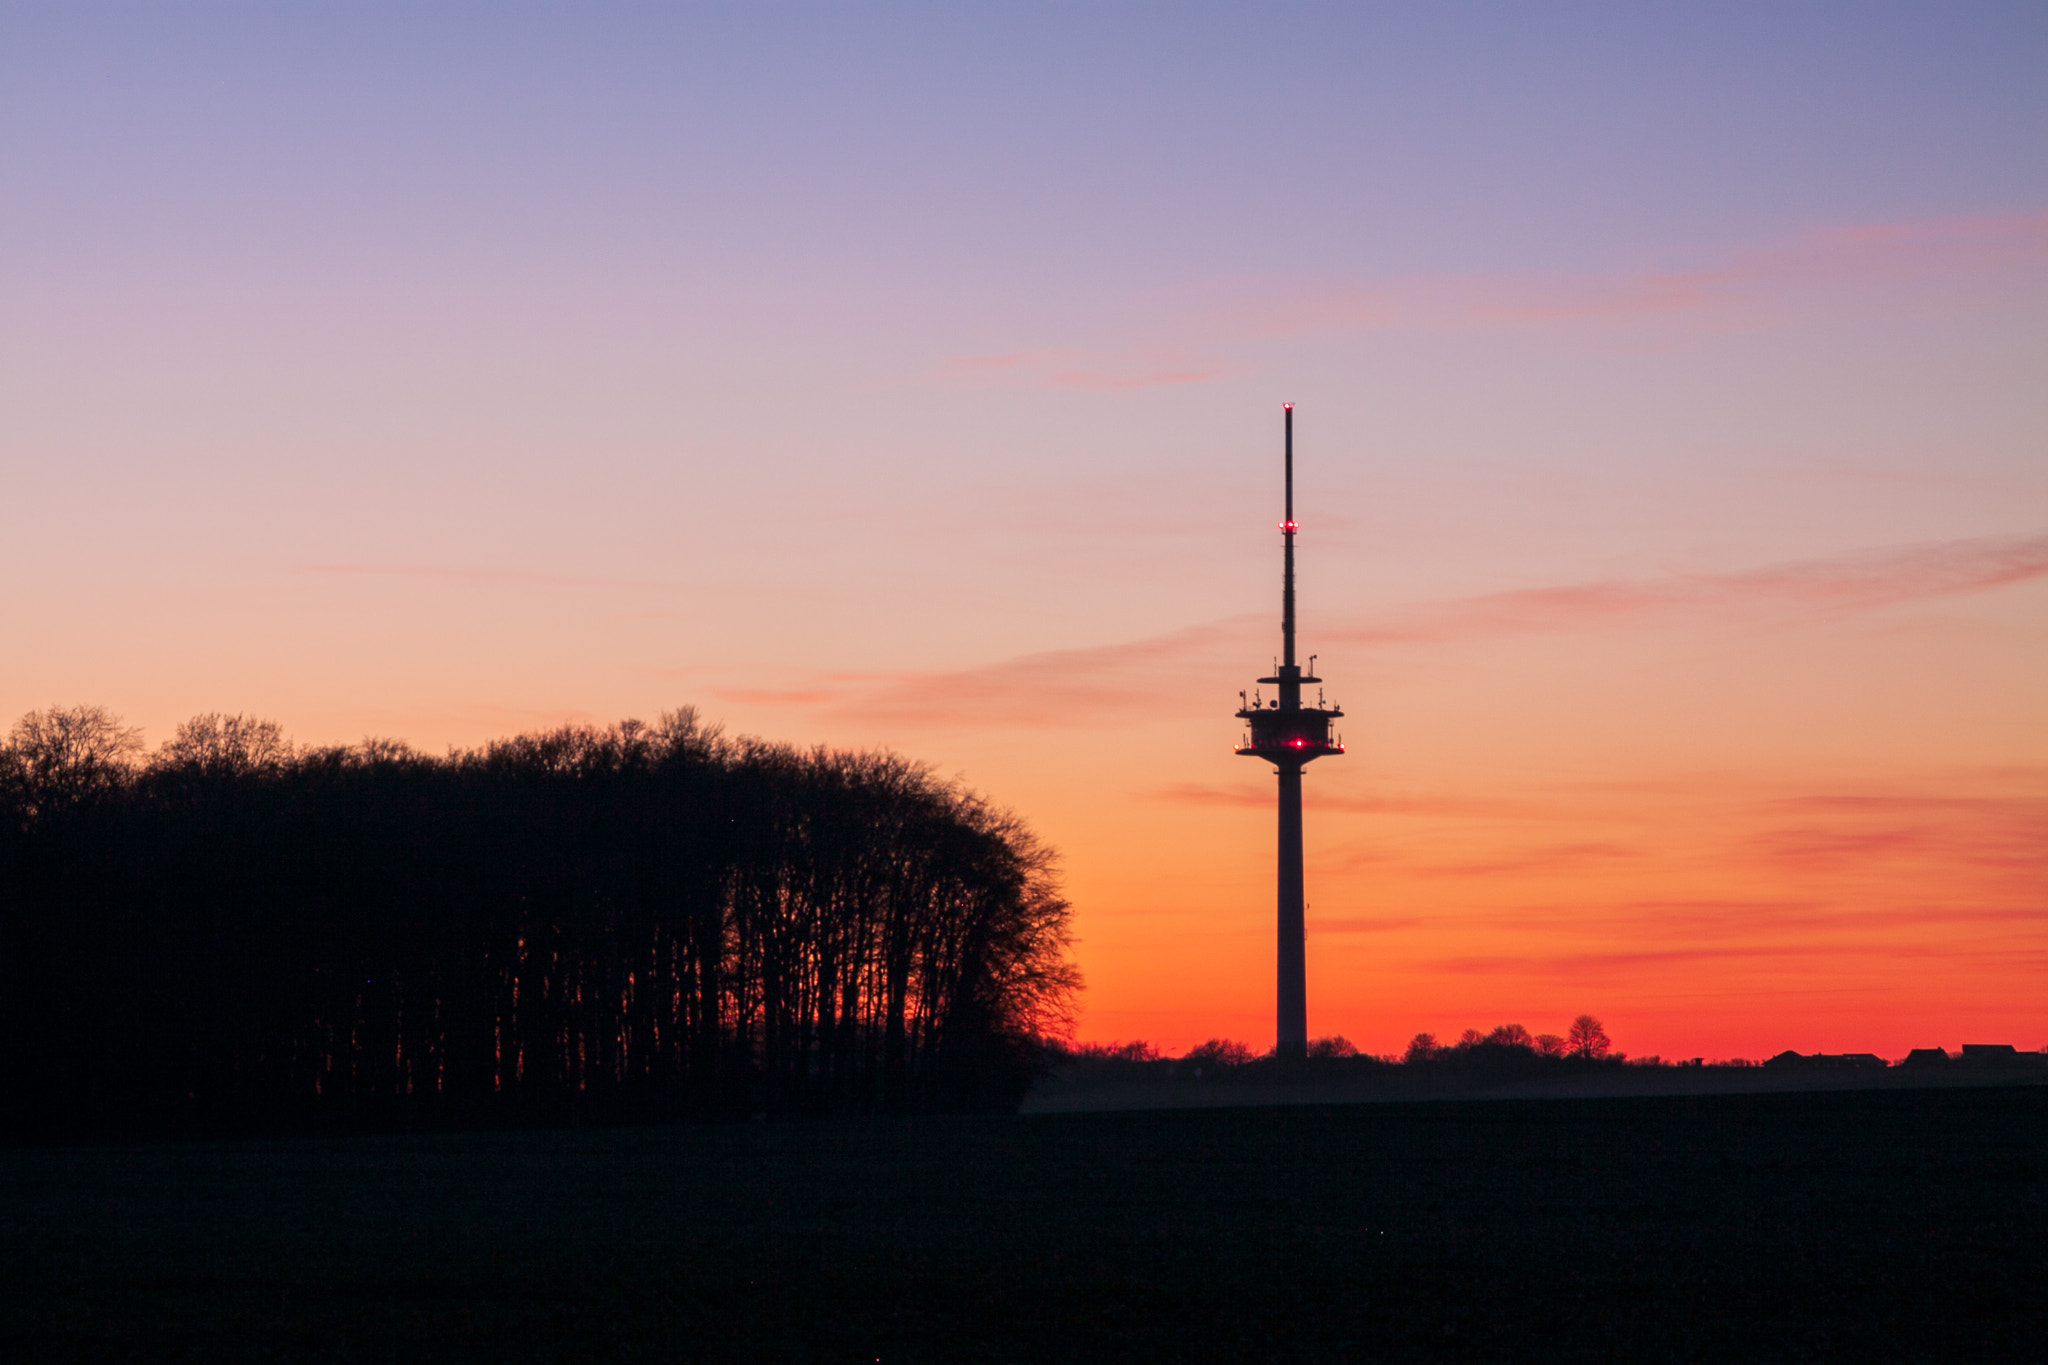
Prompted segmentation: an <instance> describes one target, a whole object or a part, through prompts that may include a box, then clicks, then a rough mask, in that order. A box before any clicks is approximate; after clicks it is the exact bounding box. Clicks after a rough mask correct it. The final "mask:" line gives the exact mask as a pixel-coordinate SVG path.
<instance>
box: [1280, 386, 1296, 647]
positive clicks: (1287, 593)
mask: <svg viewBox="0 0 2048 1365" xmlns="http://www.w3.org/2000/svg"><path fill="white" fill-rule="evenodd" d="M1280 410H1281V412H1283V413H1285V414H1286V424H1287V519H1286V520H1285V521H1282V522H1281V523H1280V533H1281V537H1282V539H1283V540H1285V542H1286V545H1287V548H1286V551H1285V555H1286V565H1285V567H1284V569H1283V570H1282V571H1281V582H1280V649H1281V655H1280V662H1281V663H1282V664H1283V665H1284V666H1285V668H1292V667H1293V666H1294V532H1295V529H1296V528H1295V524H1294V404H1292V403H1282V404H1281V405H1280ZM1283 671H1284V669H1283Z"/></svg>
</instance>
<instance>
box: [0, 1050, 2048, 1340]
mask: <svg viewBox="0 0 2048 1365" xmlns="http://www.w3.org/2000/svg"><path fill="white" fill-rule="evenodd" d="M2044 1189H2048V1088H2042V1087H2036V1086H2028V1087H2017V1088H2004V1089H1975V1090H1971V1089H1962V1090H1920V1091H1907V1092H1898V1093H1885V1092H1863V1093H1841V1094H1800V1095H1741V1096H1712V1097H1683V1098H1653V1099H1618V1100H1578V1101H1504V1102H1495V1103H1440V1104H1410V1105H1399V1104H1380V1105H1356V1106H1328V1107H1320V1108H1318V1107H1308V1106H1293V1107H1284V1108H1265V1109H1213V1110H1204V1111H1191V1112H1153V1113H1121V1114H1071V1115H1054V1116H1042V1117H1024V1118H958V1119H922V1120H916V1121H900V1122H879V1121H878V1122H867V1123H816V1124H795V1123H792V1124H773V1123H754V1124H746V1125H736V1126H729V1127H718V1128H696V1129H683V1130H676V1129H668V1130H661V1129H629V1130H608V1131H606V1130H584V1131H576V1132H546V1133H518V1134H488V1135H481V1136H478V1135H436V1136H428V1137H417V1138H407V1137H383V1138H357V1139H339V1140H324V1141H316V1140H295V1141H289V1142H238V1143H213V1144H203V1145H179V1146H155V1147H139V1148H78V1149H63V1150H50V1149H44V1150H30V1151H12V1152H4V1153H0V1219H4V1230H0V1356H4V1357H5V1358H7V1359H19V1360H30V1359H34V1360H65V1359H71V1360H134V1359H150V1360H193V1361H199V1360H207V1361H213V1360H222V1359H237V1360H253V1359H264V1360H282V1361H300V1360H303V1361H357V1360H361V1361H371V1360H377V1361H382V1360H435V1361H448V1360H478V1361H484V1360H488V1361H493V1362H516V1361H539V1360H550V1361H552V1360H573V1361H581V1360H590V1361H610V1360H670V1359H673V1360H742V1359H745V1360H769V1361H775V1360H794V1361H810V1360H816V1361H856V1360H858V1361H874V1360H878V1359H879V1360H882V1361H924V1360H932V1361H937V1360H960V1361H1002V1360H1017V1361H1025V1360H1030V1361H1040V1360H1043V1361H1051V1360H1060V1359H1075V1358H1121V1359H1162V1360H1187V1361H1208V1360H1216V1361H1223V1360H1230V1361H1240V1360H1244V1361H1256V1360H1290V1361H1291V1360H1302V1361H1307V1360H1331V1361H1340V1360H1341V1361H1351V1360H1375V1359H1394V1360H1406V1359H1416V1360H1421V1359H1431V1360H1438V1359H1441V1360H1473V1361H1496V1360H1515V1361H1541V1360H1658V1361H1664V1360H1676V1361H1687V1360H1717V1361H1718V1360H1748V1361H1758V1360H1788V1361H1789V1360H1800V1361H1807V1360H1843V1361H1872V1360H1907V1359H1911V1360H1927V1359H1936V1358H1949V1359H1970V1360H1998V1359H2038V1356H2036V1355H2034V1354H2033V1353H2034V1352H2035V1351H2037V1350H2038V1349H2039V1347H2040V1344H2041V1341H2042V1340H2043V1336H2042V1333H2043V1331H2044V1328H2048V1299H2044V1296H2043V1292H2042V1285H2043V1276H2042V1272H2043V1271H2044V1269H2048V1252H2044V1247H2048V1217H2044V1211H2043V1203H2042V1200H2043V1193H2044Z"/></svg>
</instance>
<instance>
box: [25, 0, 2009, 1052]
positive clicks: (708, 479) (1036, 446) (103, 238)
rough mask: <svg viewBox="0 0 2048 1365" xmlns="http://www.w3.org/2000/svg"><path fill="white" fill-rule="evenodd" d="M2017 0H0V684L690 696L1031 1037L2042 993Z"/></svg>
mask: <svg viewBox="0 0 2048 1365" xmlns="http://www.w3.org/2000/svg"><path fill="white" fill-rule="evenodd" d="M2044 377H2048V8H2044V7H2043V6H2041V5H2039V4H2010V5H2005V4H1979V3H1958V4H1948V5H1939V6H1936V5H1928V4H1916V5H1893V4H1883V3H1854V4H1801V5H1785V4H1778V3H1772V4H1742V3H1724V4H1718V5H1714V6H1682V5H1669V4H1646V5H1633V6H1621V5H1612V4H1600V5H1577V4H1554V5H1546V6H1541V7H1536V6H1527V5H1520V4H1498V5H1495V4H1441V5H1427V6H1424V5H1392V4H1341V5H1307V4H1286V3H1275V4H1261V5H1202V4H1187V3H1177V4H1172V5H1165V4H1156V5H1155V4H1137V3H1131V4H1059V3H1040V4H988V5H973V6H962V5H937V4H932V5H913V4H888V5H878V4H793V3H792V4H776V3H767V4H760V5H748V6H737V5H698V6H693V5H625V4H593V5H576V6H567V5H559V6H540V5H516V4H514V5H491V6H482V5H473V6H464V5H440V4H406V5H378V4H367V3H350V4H316V3H296V4H285V3H272V4H262V5H231V4H206V5H201V4H191V5H169V6H166V5H158V4H147V5H130V6H103V5H93V4H83V3H81V4H63V5H55V4H49V5H44V4H35V5H29V4H19V3H12V0H0V575H4V584H5V587H4V589H0V641H4V642H5V643H4V644H0V724H4V723H6V722H7V721H8V720H10V719H11V718H12V717H13V716H17V715H20V714H22V713H23V712H26V711H28V710H30V709H33V708H38V707H45V706H50V705H56V704H61V705H76V704H81V703H97V704H101V705H105V706H107V707H109V708H110V709H112V710H114V711H115V712H118V713H119V714H121V715H123V716H125V717H126V718H127V719H128V720H129V721H130V722H132V723H134V724H137V725H140V726H142V727H143V728H144V730H145V734H146V737H147V738H148V740H150V741H151V742H158V741H161V740H163V739H165V738H168V737H169V736H170V734H171V733H172V731H173V730H174V729H175V727H176V725H177V724H178V722H179V721H180V720H182V719H184V718H185V717H188V716H190V715H193V714H196V713H200V712H207V711H226V712H246V713H252V714H256V715H260V716H264V717H268V718H272V719H275V720H277V721H279V722H281V723H282V724H283V725H284V727H285V728H286V730H287V731H288V732H289V733H290V734H292V735H293V736H294V737H296V738H297V739H298V740H300V741H302V742H305V743H323V744H324V743H346V742H352V741H355V740H358V739H361V738H363V737H365V736H369V735H377V736H387V737H393V738H400V739H404V740H407V741H409V742H411V743H413V744H414V745H416V746H418V747H421V748H424V749H428V750H433V751H439V750H441V749H444V748H446V747H448V746H468V745H474V744H478V743H481V742H483V741H485V740H488V739H490V738H493V737H496V736H501V735H505V734H509V733H514V732H518V731H524V730H532V729H536V728H540V727H546V726H553V725H558V724H562V723H565V722H573V723H596V724H605V723H610V722H612V721H615V720H618V719H621V718H624V717H628V716H637V717H642V718H650V719H651V718H652V717H653V716H654V715H655V714H657V713H658V712H660V711H662V710H665V709H668V708H673V707H677V706H682V705H694V706H696V707H698V708H699V709H700V711H702V712H703V713H704V714H705V715H707V716H709V717H711V718H713V719H715V720H718V721H722V722H723V723H724V724H725V725H726V727H727V728H728V730H729V731H731V732H733V733H746V734H754V735H760V736H762V737H765V738H769V739H774V740H784V741H789V742H792V743H797V744H804V745H811V744H828V745H832V746H835V747H844V748H870V747H872V748H889V749H893V750H896V751H899V752H902V753H905V754H908V755H911V756H914V757H916V758H919V759H922V760H925V761H928V762H929V763H931V764H932V765H933V767H934V770H935V771H937V772H938V773H939V774H941V775H942V776H945V777H949V778H950V777H958V778H959V779H960V780H962V781H963V782H965V783H966V784H968V785H969V786H971V787H973V788H974V789H976V790H978V791H981V792H983V793H985V794H986V795H987V796H989V797H990V798H991V799H992V800H994V801H995V802H997V803H998V804H1000V805H1003V806H1006V807H1009V808H1011V809H1013V810H1015V811H1016V812H1017V813H1018V814H1020V815H1021V816H1022V817H1023V818H1024V819H1025V820H1026V821H1028V822H1029V823H1030V825H1031V826H1032V827H1033V828H1034V829H1035V830H1037V831H1038V833H1039V834H1040V835H1041V836H1042V837H1043V838H1044V839H1046V840H1047V841H1048V842H1049V843H1050V844H1052V845H1053V846H1054V847H1055V848H1057V849H1058V850H1059V851H1060V854H1061V858H1062V867H1063V875H1064V880H1065V885H1066V889H1067V893H1068V895H1069V896H1070V898H1071V900H1072V901H1073V904H1074V929H1075V932H1076V935H1077V942H1076V944H1075V954H1076V957H1077V959H1078V961H1079V963H1080V966H1081V968H1082V970H1083V972H1084V973H1085V975H1086V978H1087V980H1088V983H1089V984H1088V989H1087V991H1086V993H1085V995H1084V997H1083V999H1082V1009H1081V1014H1080V1017H1079V1022H1078V1036H1079V1037H1080V1038H1082V1039H1084V1040H1092V1041H1120V1040H1130V1039H1143V1040H1147V1041H1150V1042H1152V1043H1154V1044H1155V1045H1158V1046H1160V1047H1163V1048H1166V1049H1168V1050H1171V1051H1179V1050H1181V1049H1183V1048H1185V1047H1187V1046H1188V1045H1190V1044H1192V1043H1195V1042H1198V1041H1200V1040H1202V1039H1204V1038H1208V1037H1212V1036H1222V1037H1229V1038H1238V1039H1242V1040H1245V1041H1247V1042H1250V1043H1252V1044H1253V1045H1255V1046H1259V1047H1264V1046H1267V1045H1269V1044H1270V1043H1271V1040H1272V1031H1273V1018H1272V1008H1273V1005H1272V999H1273V958H1274V945H1273V932H1274V930H1273V914H1274V908H1273V884H1272V883H1273V838H1274V833H1273V823H1274V821H1273V785H1274V784H1273V778H1272V776H1271V773H1270V769H1268V768H1267V767H1266V766H1265V765H1264V764H1259V763H1256V761H1252V762H1247V761H1246V760H1244V759H1242V758H1238V757H1236V756H1235V755H1233V753H1232V750H1231V746H1232V745H1233V743H1234V742H1235V740H1236V739H1237V737H1238V733H1239V731H1238V722H1237V721H1236V720H1234V719H1233V717H1232V715H1231V713H1232V712H1233V711H1235V710H1236V709H1237V706H1238V697H1237V691H1238V689H1239V688H1241V687H1249V686H1250V685H1251V683H1252V680H1253V679H1254V678H1256V677H1258V676H1260V675H1261V674H1264V673H1266V672H1267V671H1268V670H1269V667H1270V664H1271V660H1272V657H1273V655H1274V654H1275V653H1277V651H1278V649H1279V629H1278V626H1279V621H1278V617H1279V601H1278V599H1279V552H1280V537H1279V533H1278V531H1277V530H1276V528H1275V523H1276V522H1277V521H1278V519H1279V516H1280V433H1281V417H1280V404H1281V403H1282V402H1283V401H1291V402H1293V403H1295V404H1296V455H1297V471H1298V472H1297V499H1298V501H1297V508H1296V510H1297V517H1298V520H1299V521H1300V522H1301V524H1302V528H1303V529H1302V533H1301V536H1300V557H1301V632H1302V648H1303V651H1304V652H1305V653H1307V652H1314V653H1315V654H1317V655H1318V656H1319V659H1318V672H1319V673H1320V675H1321V676H1322V677H1324V678H1325V679H1326V680H1327V684H1326V688H1327V691H1328V693H1329V695H1330V698H1331V699H1332V700H1333V701H1335V702H1337V703H1338V704H1340V705H1341V706H1342V707H1343V708H1344V710H1345V712H1346V716H1345V720H1344V721H1343V722H1342V726H1341V728H1342V730H1343V732H1344V736H1345V739H1346V742H1347V744H1348V752H1347V753H1346V754H1345V755H1343V756H1342V757H1338V758H1332V759H1328V760H1324V761H1321V762H1318V763H1317V764H1316V765H1314V766H1313V767H1311V768H1310V769H1309V770H1308V774H1307V778H1306V782H1305V788H1306V810H1307V816H1306V823H1307V831H1308V833H1307V839H1308V888H1309V890H1308V900H1309V915H1308V924H1309V939H1308V962H1309V967H1308V985H1309V1027H1310V1032H1311V1034H1312V1035H1317V1036H1320V1035H1327V1034H1339V1033H1341V1034H1343V1035H1344V1036H1345V1037H1347V1038H1349V1039H1350V1040H1351V1041H1353V1042H1354V1043H1356V1044H1357V1045H1358V1046H1360V1047H1362V1048H1364V1049H1366V1050H1368V1051H1375V1052H1391V1051H1399V1050H1400V1049H1401V1048H1402V1047H1404V1046H1405V1044H1406V1042H1407V1040H1408V1039H1409V1037H1410V1036H1411V1035H1412V1034H1414V1033H1416V1032H1418V1031H1423V1030H1427V1031H1431V1032H1435V1033H1437V1034H1439V1035H1441V1036H1447V1037H1454V1036H1456V1034H1457V1033H1458V1032H1459V1031H1460V1030H1462V1029H1463V1028H1466V1027H1474V1026H1476V1027H1479V1028H1490V1027H1492V1026H1493V1025H1495V1024H1500V1023H1507V1022H1516V1023H1521V1024H1524V1025H1525V1026H1527V1027H1528V1028H1530V1029H1531V1030H1532V1031H1536V1032H1545V1031H1548V1032H1559V1033H1561V1032H1563V1031H1564V1028H1565V1025H1566V1024H1567V1023H1568V1021H1569V1020H1570V1019H1571V1018H1572V1017H1573V1016H1574V1015H1576V1014H1578V1013H1580V1012H1582V1011H1590V1012H1592V1013H1594V1014H1596V1015H1598V1016H1599V1017H1600V1018H1601V1019H1602V1020H1604V1021H1605V1023H1606V1026H1607V1031H1608V1032H1609V1034H1610V1035H1612V1036H1613V1038H1614V1040H1615V1042H1616V1044H1617V1046H1618V1047H1620V1048H1622V1049H1624V1050H1626V1051H1628V1052H1631V1053H1633V1054H1636V1055H1645V1054H1659V1055H1662V1056H1665V1057H1667V1058H1670V1057H1691V1056H1706V1057H1709V1058H1714V1057H1728V1056H1746V1057H1760V1056H1764V1055H1768V1054H1770V1053H1773V1052H1776V1051H1778V1050H1781V1049H1783V1048H1796V1049H1798V1050H1800V1051H1803V1052H1812V1051H1848V1050H1853V1051H1874V1052H1878V1053H1881V1054H1884V1055H1887V1056H1894V1057H1896V1056H1900V1055H1903V1054H1904V1052H1905V1051H1906V1050H1907V1049H1909V1048H1911V1047H1920V1046H1946V1047H1949V1048H1954V1047H1955V1046H1957V1045H1958V1044H1960V1043H1962V1042H1965V1041H1968V1042H2012V1043H2016V1044H2018V1045H2020V1046H2023V1047H2029V1048H2032V1047H2041V1046H2043V1045H2044V1044H2048V989H2044V988H2043V982H2044V980H2048V384H2044Z"/></svg>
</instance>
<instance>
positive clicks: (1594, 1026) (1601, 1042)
mask: <svg viewBox="0 0 2048 1365" xmlns="http://www.w3.org/2000/svg"><path fill="white" fill-rule="evenodd" d="M1565 1043H1566V1045H1567V1046H1568V1047H1569V1048H1570V1049H1571V1054H1572V1056H1574V1057H1605V1056H1606V1055H1607V1054H1608V1052H1609V1051H1611V1050H1612V1049H1613V1047H1614V1044H1613V1043H1611V1042H1609V1041H1608V1040H1607V1032H1606V1030H1605V1029H1603V1028H1601V1027H1600V1021H1599V1020H1598V1019H1595V1018H1594V1017H1593V1016H1592V1015H1590V1014H1582V1015H1580V1016H1579V1017H1578V1018H1576V1019H1574V1020H1572V1027H1571V1032H1570V1033H1568V1034H1566V1035H1565Z"/></svg>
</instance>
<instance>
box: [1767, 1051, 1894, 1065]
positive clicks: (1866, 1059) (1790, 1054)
mask: <svg viewBox="0 0 2048 1365" xmlns="http://www.w3.org/2000/svg"><path fill="white" fill-rule="evenodd" d="M1764 1065H1765V1066H1775V1067H1804V1068H1809V1069H1814V1070H1821V1069H1844V1068H1853V1067H1876V1068H1878V1069H1880V1070H1881V1069H1883V1068H1884V1067H1887V1066H1890V1065H1891V1063H1890V1062H1887V1061H1886V1060H1885V1059H1884V1058H1882V1057H1880V1056H1878V1055H1877V1054H1876V1053H1874V1052H1811V1053H1807V1054H1806V1055H1804V1056H1801V1055H1800V1054H1799V1053H1797V1052H1794V1051H1792V1050H1791V1049H1789V1048H1787V1049H1786V1050H1785V1051H1783V1052H1781V1053H1779V1054H1778V1055H1777V1056H1775V1057H1772V1058H1770V1059H1769V1060H1768V1061H1766V1062H1765V1063H1764Z"/></svg>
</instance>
